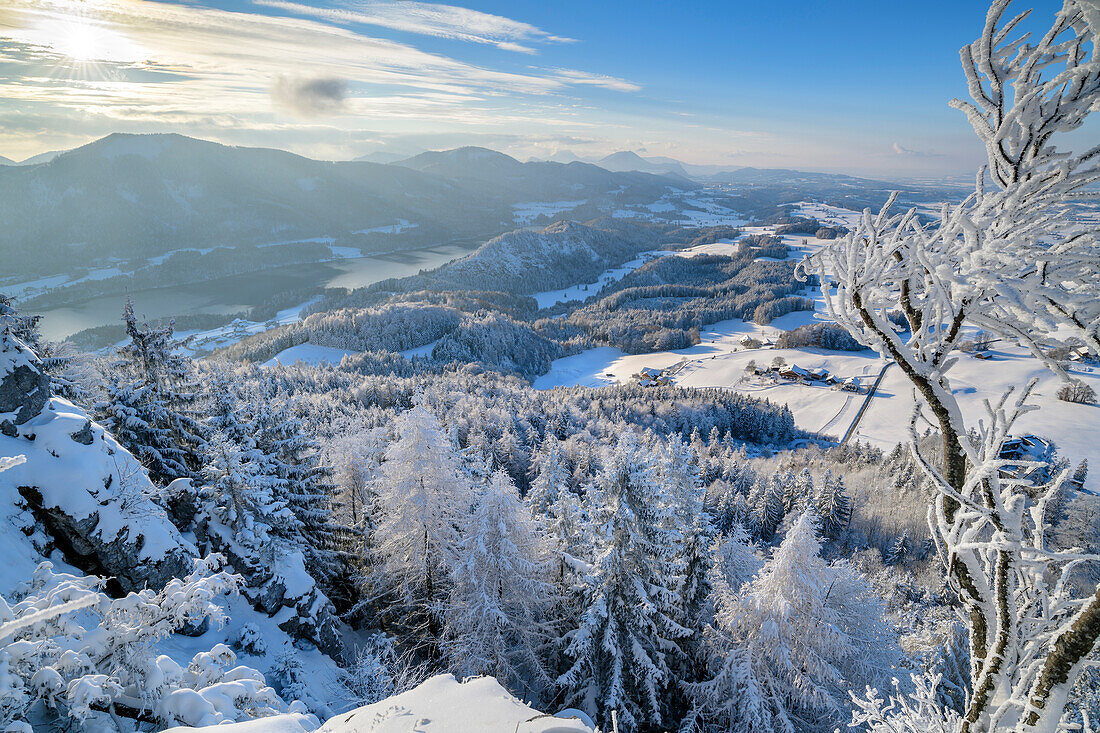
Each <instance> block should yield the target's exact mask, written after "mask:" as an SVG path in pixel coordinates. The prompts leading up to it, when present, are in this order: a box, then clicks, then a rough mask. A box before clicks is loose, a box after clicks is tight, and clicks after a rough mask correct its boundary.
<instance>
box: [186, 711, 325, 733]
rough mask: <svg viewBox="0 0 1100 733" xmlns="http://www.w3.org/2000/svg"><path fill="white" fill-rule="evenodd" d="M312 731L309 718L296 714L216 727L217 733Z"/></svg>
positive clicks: (189, 730) (192, 731)
mask: <svg viewBox="0 0 1100 733" xmlns="http://www.w3.org/2000/svg"><path fill="white" fill-rule="evenodd" d="M212 730H213V729H212V728H210V727H206V728H190V727H187V726H180V727H178V728H168V729H167V731H171V733H199V731H206V733H210V732H211V731H212ZM312 730H313V725H312V724H311V722H310V719H309V716H308V715H301V714H297V713H287V714H286V715H274V716H272V717H270V718H260V719H259V720H247V721H245V722H243V723H230V724H228V725H219V726H217V731H218V733H309V731H312Z"/></svg>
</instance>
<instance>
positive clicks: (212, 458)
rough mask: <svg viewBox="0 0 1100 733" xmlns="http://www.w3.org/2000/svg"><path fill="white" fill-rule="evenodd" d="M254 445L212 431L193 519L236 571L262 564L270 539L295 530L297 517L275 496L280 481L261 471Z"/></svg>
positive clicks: (246, 569) (204, 452)
mask: <svg viewBox="0 0 1100 733" xmlns="http://www.w3.org/2000/svg"><path fill="white" fill-rule="evenodd" d="M259 455H260V454H259V453H258V451H256V450H255V449H250V448H249V447H247V446H242V445H240V444H239V443H236V442H234V441H232V440H230V439H229V438H228V437H227V436H226V435H225V434H224V433H221V432H217V433H214V434H213V435H212V436H211V437H210V440H209V441H208V442H207V444H206V447H205V448H204V450H203V464H204V465H203V469H202V477H203V484H202V488H201V489H200V492H199V496H200V500H201V506H202V509H201V510H200V512H199V514H198V515H197V516H196V523H197V525H198V526H200V527H201V529H202V534H204V535H207V536H209V537H210V538H211V539H212V540H213V542H214V544H215V547H214V548H213V549H215V550H217V551H221V552H226V553H227V554H228V555H229V557H230V558H231V559H232V560H233V562H234V563H235V564H237V565H244V566H245V567H238V568H237V569H238V570H239V571H241V572H244V573H246V574H248V570H249V569H254V568H255V567H257V566H259V565H261V564H265V563H264V560H263V559H261V557H262V556H264V555H267V554H269V552H270V551H271V550H272V549H273V547H272V545H273V543H275V542H276V541H279V542H283V543H285V542H286V538H287V537H291V536H293V535H294V534H295V533H296V530H297V529H298V522H297V518H296V517H295V516H294V513H293V512H291V511H290V509H289V507H287V505H286V502H284V501H281V500H279V499H278V498H277V496H276V491H275V489H276V486H277V485H278V484H279V482H280V479H279V478H278V477H276V476H273V475H272V474H271V473H269V472H266V471H264V465H263V462H262V461H261V460H260V459H259Z"/></svg>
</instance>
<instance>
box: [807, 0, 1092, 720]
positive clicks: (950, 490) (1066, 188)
mask: <svg viewBox="0 0 1100 733" xmlns="http://www.w3.org/2000/svg"><path fill="white" fill-rule="evenodd" d="M1008 6H1009V1H1008V0H996V2H994V3H993V5H992V7H991V8H990V10H989V13H988V16H987V18H986V23H985V27H984V29H983V31H982V35H981V37H980V38H979V39H978V40H976V41H975V42H974V43H972V44H970V45H968V46H966V47H964V48H963V49H962V51H961V56H962V64H963V68H964V70H965V72H966V77H967V82H968V87H969V91H970V96H971V97H972V101H960V100H954V101H952V103H951V104H952V106H953V107H955V108H957V109H960V110H962V111H963V112H964V113H965V114H966V115H967V118H968V119H969V121H970V123H971V125H972V126H973V128H974V131H975V132H976V133H977V135H978V137H979V138H980V139H981V140H982V142H983V143H984V144H985V148H986V153H987V156H988V168H983V169H982V170H981V171H979V173H978V176H977V182H976V185H975V188H974V192H973V193H972V194H970V195H969V196H968V197H967V198H966V199H965V200H963V201H962V202H961V203H959V204H957V205H948V204H945V205H944V206H943V207H942V210H941V213H940V218H939V221H938V222H936V223H934V224H927V223H923V222H921V221H920V220H919V219H918V217H917V213H916V211H915V210H909V211H907V212H898V213H895V212H893V211H892V209H893V205H894V203H895V199H896V195H895V196H893V197H891V199H890V200H889V201H888V202H887V204H886V206H884V207H883V208H882V210H881V211H879V212H878V214H877V215H876V214H873V213H872V212H871V211H870V210H868V211H865V212H864V215H863V218H862V219H861V220H860V222H859V223H858V225H857V226H856V227H855V228H854V230H853V231H852V232H851V233H850V234H848V235H847V236H846V237H844V238H843V239H838V240H836V241H835V242H834V243H832V244H830V245H828V246H827V247H825V248H823V249H822V250H821V251H820V252H819V253H818V254H816V255H815V256H813V257H812V258H810V259H809V261H808V262H807V263H806V268H807V269H811V270H813V271H816V273H817V274H818V275H820V276H821V282H822V283H823V288H822V290H823V292H824V294H825V301H826V304H827V307H828V310H829V313H830V315H831V316H832V317H833V318H834V319H835V320H836V321H837V322H838V323H839V324H841V325H842V326H844V327H845V328H846V329H847V330H848V331H849V333H851V334H852V335H853V336H854V337H855V338H857V339H859V340H860V341H861V342H862V343H864V344H866V345H868V346H870V347H872V348H874V349H876V350H877V351H879V353H881V354H883V355H884V356H886V357H888V358H890V359H892V360H893V361H894V362H896V363H897V364H898V365H899V366H900V367H901V369H902V371H903V372H904V374H905V376H906V377H907V378H908V379H909V381H910V382H911V383H912V384H913V387H914V389H915V391H916V392H917V393H918V394H919V396H920V398H921V401H922V402H923V403H924V404H925V405H927V407H928V408H929V409H930V411H931V413H932V415H933V416H934V419H935V421H936V423H937V426H938V428H939V432H940V435H941V437H942V441H943V457H942V461H941V462H940V464H939V465H936V466H933V465H932V463H931V462H930V461H928V460H925V459H924V458H923V457H922V456H920V455H919V451H917V448H916V441H915V440H914V442H913V445H914V452H915V453H917V458H918V460H919V461H920V462H921V464H922V466H923V467H924V469H925V471H926V473H928V475H929V476H930V477H931V478H932V480H933V482H934V484H935V486H936V488H937V489H938V492H937V495H936V497H935V500H934V502H933V504H932V506H931V507H930V509H929V524H930V526H931V529H932V534H933V537H934V538H935V540H936V542H937V547H938V550H939V554H940V556H941V558H942V560H943V562H944V564H945V567H946V569H947V574H948V578H949V581H950V583H951V585H952V587H953V588H954V590H955V592H956V593H957V595H958V598H959V601H960V603H961V606H962V609H963V611H964V616H965V619H966V621H967V623H968V626H969V639H970V648H971V670H970V676H971V680H970V681H971V685H972V689H971V695H970V697H969V699H968V701H967V705H966V709H965V710H964V711H963V715H962V717H961V718H960V719H959V720H958V721H957V724H952V726H951V727H950V728H949V729H950V730H957V731H960V732H969V731H986V730H992V729H998V730H1011V729H1016V730H1021V731H1025V730H1027V731H1031V730H1041V731H1053V730H1056V729H1057V727H1058V725H1059V720H1060V719H1061V716H1062V712H1063V708H1064V706H1065V702H1066V697H1067V695H1068V692H1069V689H1070V688H1071V687H1072V685H1073V683H1074V680H1075V679H1076V678H1077V677H1078V675H1079V674H1080V672H1081V670H1082V668H1083V666H1084V664H1085V663H1086V661H1087V660H1088V659H1089V658H1090V657H1091V656H1092V654H1093V651H1094V648H1095V646H1096V642H1097V639H1098V637H1100V588H1097V589H1096V591H1095V593H1094V594H1092V595H1086V596H1085V597H1084V598H1076V599H1075V598H1074V596H1073V594H1072V592H1071V589H1070V587H1069V585H1068V583H1067V582H1066V581H1067V579H1068V573H1069V572H1070V571H1071V570H1072V569H1073V567H1074V566H1075V565H1077V564H1079V563H1081V562H1085V561H1089V560H1094V559H1095V558H1091V557H1086V556H1084V555H1080V554H1075V553H1071V552H1061V551H1053V550H1050V549H1049V548H1047V547H1046V545H1045V543H1044V540H1043V529H1044V525H1045V523H1046V521H1047V520H1046V518H1045V516H1044V506H1045V504H1044V501H1045V499H1044V498H1042V497H1046V496H1049V491H1048V492H1047V493H1042V494H1041V498H1039V499H1035V498H1034V496H1033V495H1034V493H1035V492H1034V490H1032V491H1031V494H1029V493H1028V492H1027V491H1025V487H1023V486H1022V485H1020V484H1019V483H1017V482H1013V481H1008V480H1005V479H1003V478H1002V477H1001V476H1000V475H999V470H998V468H999V465H1000V463H999V453H1000V448H1001V444H1002V443H1003V441H1004V439H1005V438H1006V437H1007V436H1008V434H1009V431H1010V429H1011V427H1012V423H1013V421H1014V420H1015V418H1016V417H1017V416H1018V415H1020V414H1022V412H1023V411H1024V410H1025V409H1026V407H1025V405H1024V401H1023V400H1024V398H1026V397H1027V395H1028V393H1029V391H1030V390H1024V391H1023V393H1022V394H1021V395H1020V396H1019V397H1016V398H1011V397H1007V396H1006V399H1005V400H1003V401H1002V403H1001V404H999V405H996V406H990V408H989V415H988V420H987V421H986V422H985V423H983V424H982V425H980V426H979V428H978V429H977V430H976V431H973V430H972V427H971V426H968V425H967V424H966V422H965V421H964V419H963V414H962V410H961V409H960V405H959V403H958V401H957V400H956V398H955V396H954V394H953V393H952V391H951V385H950V380H949V378H948V372H949V370H950V368H951V366H952V364H953V363H954V361H955V360H954V358H953V357H952V351H953V350H954V349H955V348H956V347H957V346H958V344H959V342H960V339H961V338H962V336H963V334H964V332H965V331H966V330H967V329H974V328H979V329H984V330H985V331H988V332H993V333H996V334H998V335H1000V336H1002V337H1004V338H1006V339H1011V340H1013V341H1018V342H1020V343H1021V344H1023V345H1024V346H1026V347H1027V348H1028V349H1030V351H1031V352H1032V353H1033V354H1034V355H1035V356H1036V357H1037V358H1039V359H1041V360H1043V362H1044V363H1045V364H1047V365H1048V366H1049V367H1050V368H1051V369H1052V370H1054V371H1055V372H1056V373H1058V374H1059V375H1060V376H1062V377H1063V378H1064V379H1065V378H1068V377H1067V375H1066V374H1065V372H1064V370H1063V369H1062V368H1061V367H1060V366H1059V365H1058V364H1057V363H1056V362H1054V361H1053V360H1051V359H1048V358H1047V357H1046V354H1045V353H1044V351H1043V348H1042V347H1043V342H1044V341H1046V340H1048V339H1049V338H1050V337H1051V336H1052V334H1053V332H1054V331H1055V329H1060V330H1061V332H1062V333H1067V332H1068V333H1072V334H1073V335H1076V336H1077V337H1079V338H1081V339H1082V340H1083V341H1084V342H1085V343H1086V344H1088V346H1089V348H1090V349H1091V350H1093V351H1094V352H1097V353H1100V299H1098V298H1097V297H1096V295H1097V284H1098V282H1100V238H1098V236H1097V231H1096V230H1089V229H1086V228H1082V227H1081V226H1080V225H1079V224H1077V223H1076V222H1075V221H1074V220H1073V218H1072V216H1071V212H1072V208H1071V207H1072V202H1073V200H1075V199H1076V200H1080V199H1085V198H1088V197H1090V196H1095V194H1094V193H1090V191H1089V187H1090V185H1091V184H1094V183H1096V182H1097V181H1100V168H1098V161H1100V146H1096V147H1091V148H1089V149H1088V150H1086V151H1084V152H1082V153H1079V154H1078V153H1071V152H1064V151H1061V150H1058V149H1057V148H1056V145H1055V143H1056V142H1057V141H1058V140H1059V136H1060V135H1062V134H1063V133H1066V132H1070V131H1073V130H1075V129H1077V128H1079V127H1080V126H1081V125H1082V123H1083V122H1084V121H1085V119H1086V117H1087V116H1088V113H1089V111H1090V110H1091V109H1092V108H1093V107H1095V106H1096V105H1097V104H1098V103H1100V60H1098V57H1097V52H1098V50H1100V49H1098V48H1097V46H1098V43H1097V41H1098V40H1100V38H1098V34H1100V8H1097V7H1096V5H1095V3H1089V2H1088V0H1065V4H1064V5H1063V7H1062V9H1061V11H1060V12H1058V14H1057V15H1056V16H1055V19H1054V23H1053V25H1052V26H1051V28H1050V29H1049V30H1048V31H1046V32H1045V33H1044V34H1043V35H1042V36H1041V37H1038V38H1035V37H1032V36H1031V35H1030V34H1027V33H1021V32H1020V30H1019V29H1020V28H1021V24H1022V23H1024V22H1025V20H1026V19H1027V18H1028V16H1029V14H1030V11H1027V12H1023V13H1020V14H1019V15H1009V14H1008V13H1007V11H1008ZM987 176H988V178H989V179H991V181H992V185H987V183H986V179H987ZM830 281H831V282H833V283H835V291H834V286H831V285H829V283H830ZM897 312H900V313H901V314H902V315H903V316H904V318H905V321H906V322H907V325H908V330H903V331H902V332H900V333H899V330H898V329H895V328H894V326H893V325H892V324H891V321H890V315H891V314H892V313H897ZM918 409H919V408H918ZM914 419H915V416H914ZM1051 578H1053V579H1054V582H1053V583H1051V582H1050V579H1051ZM876 695H877V693H876ZM876 695H872V698H874V699H878V698H877V696H876ZM879 702H880V703H882V701H881V699H879ZM869 704H870V703H869ZM891 704H892V705H895V706H896V709H902V708H905V707H906V705H907V704H908V703H906V704H903V703H902V702H899V701H898V700H897V699H896V698H895V699H894V700H893V701H892V703H891ZM921 704H923V703H921ZM871 707H872V708H873V709H874V710H872V711H871V712H868V708H866V707H865V708H864V713H865V719H864V720H863V722H864V723H865V724H868V725H870V726H871V727H872V729H875V730H888V729H889V730H898V729H902V730H925V729H930V728H922V727H919V726H918V725H917V724H916V723H914V724H913V726H911V727H908V728H907V727H906V726H904V725H898V724H897V723H896V721H895V723H891V725H890V726H888V727H881V726H879V727H876V725H875V724H874V719H875V715H880V714H881V707H882V705H879V706H878V708H875V706H874V705H872V706H871ZM911 707H912V706H911ZM918 707H919V706H918ZM921 709H922V711H923V712H922V713H921V715H922V716H924V717H927V716H926V713H927V710H926V709H925V708H921ZM876 710H877V712H876ZM866 716H870V717H866ZM883 719H884V720H885V718H883ZM914 720H916V718H914ZM941 722H942V721H941ZM891 726H892V727H891Z"/></svg>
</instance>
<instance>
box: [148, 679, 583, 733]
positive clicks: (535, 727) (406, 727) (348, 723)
mask: <svg viewBox="0 0 1100 733" xmlns="http://www.w3.org/2000/svg"><path fill="white" fill-rule="evenodd" d="M561 715H562V717H557V716H553V715H548V714H545V713H540V712H539V711H537V710H535V709H533V708H531V707H529V706H527V705H524V704H523V703H522V702H520V701H519V700H517V699H516V698H515V697H513V696H512V695H510V694H509V693H508V691H507V690H505V689H504V688H503V687H501V686H500V683H499V682H497V681H496V680H495V679H493V678H492V677H474V678H472V679H469V680H466V681H465V682H459V681H458V680H456V679H455V678H454V676H453V675H449V674H442V675H437V676H435V677H432V678H430V679H428V680H426V681H425V682H422V683H421V684H420V685H419V686H417V687H415V688H413V689H411V690H409V691H408V692H403V693H401V694H400V695H394V696H393V697H388V698H386V699H385V700H382V701H380V702H376V703H374V704H373V705H365V706H363V707H361V708H356V709H355V710H350V711H348V712H346V713H341V714H340V715H336V716H334V717H332V718H330V719H329V721H328V722H327V723H325V724H324V725H323V726H321V728H320V729H319V730H317V733H409V731H417V733H515V731H517V730H520V731H522V733H592V727H591V726H590V725H588V724H587V723H586V722H584V721H582V720H581V718H580V717H571V716H568V715H567V714H565V713H562V714H561ZM577 715H578V716H579V715H583V713H578V714H577ZM197 730H199V729H197V728H171V729H169V730H168V731H166V732H165V733H190V732H191V731H197ZM217 730H218V732H219V733H310V732H311V731H313V730H314V728H313V727H312V726H311V725H310V718H309V716H305V715H295V714H287V715H276V716H273V717H269V718H263V719H261V720H252V721H248V722H245V723H234V724H230V725H221V726H218V728H217Z"/></svg>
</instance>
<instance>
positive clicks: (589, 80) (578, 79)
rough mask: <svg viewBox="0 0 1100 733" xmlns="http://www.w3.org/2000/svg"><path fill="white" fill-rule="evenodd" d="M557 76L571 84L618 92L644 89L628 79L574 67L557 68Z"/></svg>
mask: <svg viewBox="0 0 1100 733" xmlns="http://www.w3.org/2000/svg"><path fill="white" fill-rule="evenodd" d="M557 78H558V79H561V80H562V81H564V82H566V83H569V84H578V85H582V86H584V85H587V86H593V87H601V88H603V89H611V90H613V91H616V92H638V91H641V89H642V87H641V85H639V84H635V83H634V82H632V81H627V80H626V79H618V78H616V77H614V76H604V75H603V74H590V73H588V72H586V71H575V70H573V69H557Z"/></svg>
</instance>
